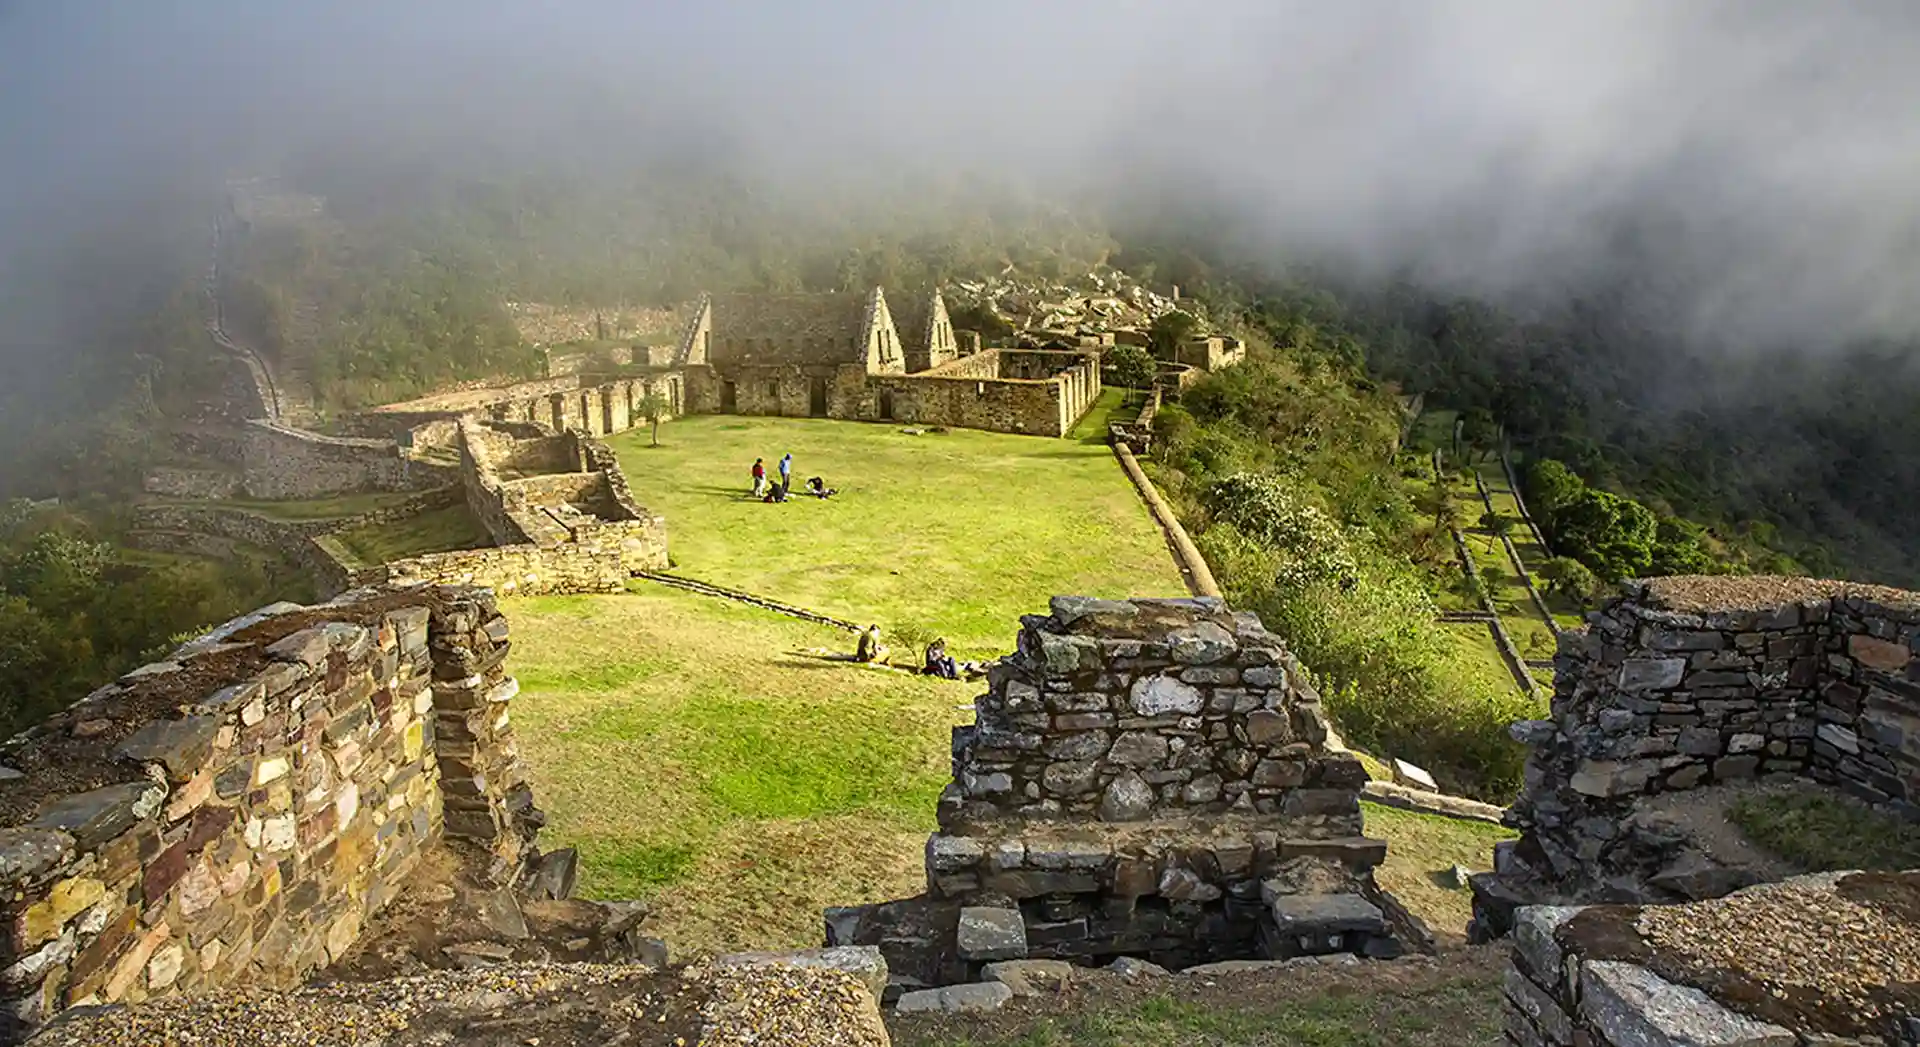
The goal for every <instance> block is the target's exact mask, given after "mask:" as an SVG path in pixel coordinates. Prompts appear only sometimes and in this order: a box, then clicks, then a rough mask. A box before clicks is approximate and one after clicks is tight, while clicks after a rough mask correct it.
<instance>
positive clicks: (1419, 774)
mask: <svg viewBox="0 0 1920 1047" xmlns="http://www.w3.org/2000/svg"><path fill="white" fill-rule="evenodd" d="M1393 780H1394V782H1395V783H1397V784H1400V785H1405V786H1408V787H1409V788H1414V789H1425V790H1426V791H1428V792H1430V793H1437V792H1439V791H1440V785H1439V783H1438V782H1435V781H1434V780H1433V775H1431V774H1428V773H1427V772H1426V770H1425V769H1424V768H1421V767H1418V766H1415V765H1414V764H1410V763H1408V762H1407V761H1405V760H1401V759H1395V760H1394V761H1393Z"/></svg>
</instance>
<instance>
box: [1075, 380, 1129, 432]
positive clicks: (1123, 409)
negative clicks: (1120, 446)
mask: <svg viewBox="0 0 1920 1047" xmlns="http://www.w3.org/2000/svg"><path fill="white" fill-rule="evenodd" d="M1130 392H1132V390H1129V389H1123V388H1121V387H1119V386H1117V385H1109V386H1103V387H1102V388H1101V390H1100V398H1099V399H1097V400H1095V401H1094V402H1093V406H1092V407H1089V408H1087V413H1086V414H1084V415H1081V416H1080V421H1079V422H1078V423H1076V424H1075V425H1074V427H1073V432H1071V433H1068V434H1067V439H1069V440H1078V441H1080V442H1082V443H1090V444H1100V445H1101V446H1105V445H1106V442H1107V425H1108V423H1110V422H1115V421H1128V422H1130V421H1132V420H1133V419H1134V417H1135V416H1136V415H1138V414H1139V413H1140V407H1141V403H1140V401H1138V400H1137V399H1136V400H1134V401H1133V402H1131V403H1129V401H1128V393H1130Z"/></svg>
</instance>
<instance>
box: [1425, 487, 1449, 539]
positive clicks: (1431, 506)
mask: <svg viewBox="0 0 1920 1047" xmlns="http://www.w3.org/2000/svg"><path fill="white" fill-rule="evenodd" d="M1419 503H1420V511H1421V512H1423V513H1426V514H1429V515H1431V516H1432V517H1433V526H1434V529H1435V530H1440V529H1443V528H1444V527H1446V525H1447V524H1448V522H1450V521H1451V520H1452V519H1453V511H1454V506H1455V499H1454V495H1453V488H1452V487H1450V486H1448V485H1447V483H1446V482H1445V481H1442V480H1436V481H1434V482H1433V483H1432V484H1430V485H1428V487H1427V489H1426V490H1424V491H1422V492H1420V495H1419Z"/></svg>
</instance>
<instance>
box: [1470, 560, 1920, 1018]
mask: <svg viewBox="0 0 1920 1047" xmlns="http://www.w3.org/2000/svg"><path fill="white" fill-rule="evenodd" d="M1588 621H1589V627H1588V629H1587V630H1586V631H1585V632H1584V633H1577V632H1570V633H1565V634H1562V639H1561V650H1560V654H1559V657H1558V658H1557V659H1556V663H1557V664H1556V669H1557V674H1556V688H1555V693H1554V697H1553V704H1552V714H1553V718H1552V719H1550V720H1540V721H1529V722H1523V723H1520V724H1516V725H1514V735H1515V737H1516V738H1518V739H1519V740H1521V741H1523V742H1525V743H1526V744H1528V745H1530V746H1532V747H1533V752H1532V754H1531V756H1530V757H1529V759H1528V762H1527V770H1526V786H1525V791H1524V793H1523V794H1522V795H1521V796H1520V798H1519V799H1518V800H1517V801H1516V802H1515V803H1514V805H1513V807H1512V808H1511V809H1510V811H1509V814H1508V821H1509V822H1510V823H1511V824H1513V825H1514V826H1515V827H1517V828H1519V829H1520V830H1521V836H1520V838H1519V839H1518V840H1516V841H1511V842H1505V843H1501V844H1498V845H1496V847H1495V849H1494V870H1493V871H1492V872H1490V873H1483V874H1479V875H1476V876H1474V877H1473V878H1472V881H1471V886H1472V888H1473V892H1474V923H1473V926H1472V929H1471V934H1472V936H1474V937H1476V938H1480V939H1488V938H1497V937H1503V936H1507V935H1509V934H1510V935H1511V936H1512V939H1513V943H1514V960H1513V969H1512V971H1511V972H1510V973H1509V975H1508V978H1507V983H1506V999H1507V1038H1508V1041H1509V1042H1511V1043H1513V1044H1516V1045H1520V1047H1545V1045H1548V1044H1552V1045H1555V1047H1566V1045H1569V1044H1580V1043H1587V1044H1596V1045H1597V1044H1609V1045H1614V1047H1628V1045H1634V1047H1638V1045H1641V1044H1668V1043H1671V1044H1681V1043H1686V1044H1715V1045H1734V1044H1739V1045H1754V1047H1759V1045H1778V1047H1790V1045H1812V1044H1823V1045H1829V1047H1839V1045H1846V1044H1897V1045H1913V1044H1920V944H1916V943H1920V933H1916V931H1920V927H1917V926H1916V925H1917V924H1920V873H1916V872H1907V873H1903V874H1889V873H1833V874H1822V875H1818V876H1808V877H1798V878H1790V879H1785V880H1778V881H1777V882H1762V881H1764V880H1766V879H1770V878H1771V877H1767V876H1764V875H1762V872H1763V871H1762V870H1757V869H1756V868H1754V867H1751V866H1749V865H1744V864H1741V863H1740V862H1739V861H1737V860H1730V859H1728V858H1727V856H1726V855H1724V854H1722V853H1717V851H1716V849H1715V848H1714V847H1713V846H1710V845H1709V844H1708V843H1707V842H1706V840H1705V839H1704V838H1702V837H1701V836H1699V835H1698V834H1699V833H1700V832H1701V831H1702V829H1701V827H1700V826H1698V825H1696V824H1691V823H1689V821H1688V820H1687V819H1686V818H1677V817H1674V816H1672V815H1671V813H1670V812H1671V810H1672V809H1673V806H1672V805H1673V804H1674V803H1675V802H1676V801H1688V800H1698V799H1700V798H1703V797H1707V795H1708V794H1707V793H1706V790H1710V789H1715V788H1719V787H1736V788H1737V787H1741V786H1742V785H1743V783H1755V782H1761V783H1768V782H1771V783H1778V784H1779V786H1780V787H1782V788H1785V787H1791V788H1794V789H1800V790H1830V791H1832V792H1834V793H1837V794H1843V795H1844V796H1846V797H1850V798H1851V799H1852V800H1854V801H1857V802H1859V803H1862V804H1865V805H1870V806H1871V807H1873V808H1876V809H1878V810H1879V811H1882V812H1884V813H1886V814H1888V815H1890V816H1892V817H1896V818H1903V819H1908V820H1913V819H1917V818H1920V595H1916V594H1913V593H1906V592H1900V591H1897V590H1892V589H1886V588H1882V587H1878V586H1865V585H1853V584H1849V583H1844V582H1830V581H1816V580H1812V579H1804V578H1765V577H1758V578H1719V577H1713V578H1705V577H1702V578H1659V579H1652V580H1648V581H1644V582H1634V583H1628V585H1627V586H1626V587H1625V591H1624V593H1623V594H1622V595H1621V596H1620V597H1618V598H1616V599H1614V600H1612V601H1610V602H1609V603H1607V604H1606V605H1605V606H1603V607H1601V608H1600V609H1599V610H1598V611H1596V612H1594V613H1593V614H1592V615H1590V616H1589V619H1588ZM1716 803H1717V801H1716ZM1703 810H1707V811H1708V815H1707V816H1709V817H1714V818H1718V817H1722V816H1723V815H1721V813H1720V809H1719V807H1718V806H1716V805H1714V804H1709V805H1708V808H1703ZM1699 816H1700V815H1699V814H1698V812H1696V813H1695V815H1693V817H1695V818H1697V817H1699ZM1705 831H1707V832H1708V833H1709V835H1710V834H1711V830H1710V829H1708V830H1705Z"/></svg>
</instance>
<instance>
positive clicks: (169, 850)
mask: <svg viewBox="0 0 1920 1047" xmlns="http://www.w3.org/2000/svg"><path fill="white" fill-rule="evenodd" d="M507 641H508V636H507V622H506V620H505V619H504V618H502V617H501V616H500V615H499V614H498V613H497V611H496V610H495V607H494V602H493V597H492V595H491V594H489V593H487V592H485V591H484V590H472V589H452V588H446V589H435V588H425V589H411V590H404V591H389V592H360V593H355V594H350V595H349V596H346V597H343V598H342V599H341V600H338V601H335V602H334V603H331V604H327V605H323V606H320V607H314V608H302V607H298V606H295V605H290V604H287V605H275V606H273V607H268V608H265V609H263V610H261V611H259V612H256V613H255V614H253V615H250V616H247V617H245V618H241V619H236V620H235V621H233V622H230V623H228V624H227V625H225V626H222V627H221V628H220V629H218V630H215V631H214V632H213V633H210V634H209V635H208V636H206V637H203V638H202V639H200V640H196V641H194V642H193V643H191V644H188V645H187V646H185V647H182V648H181V649H179V650H178V651H176V652H174V654H173V655H171V656H170V657H169V659H168V660H167V661H164V662H160V663H156V664H154V665H149V666H145V667H143V668H141V669H138V670H136V671H134V672H132V673H130V674H128V675H127V676H126V677H124V678H122V679H121V680H120V681H119V682H117V683H115V684H112V685H109V686H107V687H104V688H101V689H100V690H99V691H96V692H95V693H93V694H91V695H89V696H88V697H87V698H86V699H84V700H82V701H81V702H79V703H77V704H76V705H74V706H73V707H72V708H70V709H68V710H67V711H65V712H63V713H61V714H60V715H58V716H56V717H54V718H52V719H51V720H49V721H47V722H45V723H43V724H41V725H40V726H38V727H36V728H34V729H32V730H30V731H28V732H26V733H25V734H23V735H21V736H19V737H16V738H15V739H13V740H11V741H9V742H7V743H6V744H5V745H4V746H0V768H4V770H0V885H4V887H5V891H6V894H5V896H4V902H0V905H3V906H4V909H5V917H6V922H5V925H4V926H5V932H4V933H5V939H6V955H7V956H8V957H9V960H8V961H7V963H8V966H6V967H5V969H4V970H3V971H0V997H3V998H4V1000H5V1013H4V1019H3V1020H4V1021H6V1022H10V1023H11V1028H10V1029H5V1030H0V1040H4V1039H5V1038H6V1036H8V1035H13V1036H18V1035H20V1033H21V1032H22V1031H23V1030H25V1029H29V1028H31V1027H33V1026H35V1025H38V1024H39V1023H41V1022H43V1021H44V1020H45V1019H47V1018H48V1017H49V1016H51V1015H53V1014H55V1013H57V1012H59V1011H62V1010H64V1009H66V1008H68V1007H72V1006H76V1005H80V1004H87V1003H111V1002H119V1001H138V1000H141V999H145V998H150V997H155V996H162V995H170V994H174V993H181V992H190V991H194V990H197V989H207V988H217V987H222V986H231V985H262V986H287V985H292V984H294V983H296V982H297V981H298V980H299V979H300V978H301V977H302V976H304V975H305V974H307V973H308V972H310V971H312V970H314V969H315V968H317V967H319V966H321V965H324V964H326V963H327V962H329V961H330V960H331V959H337V958H338V957H339V956H341V955H342V954H343V953H344V951H345V950H346V949H347V948H348V947H349V946H351V945H352V944H353V942H354V940H355V939H356V938H357V936H358V935H359V933H360V929H361V927H362V926H364V925H365V923H366V921H367V920H368V918H369V917H371V916H372V915H373V914H374V913H376V912H378V911H380V910H381V909H382V908H383V907H384V906H385V905H387V903H388V902H389V901H391V900H392V899H394V898H395V897H396V896H398V895H399V894H400V893H402V892H403V891H404V890H405V889H406V886H407V882H408V875H409V873H410V871H411V870H412V868H413V866H414V863H415V862H416V860H417V859H418V858H419V857H420V855H421V853H422V851H423V850H424V849H425V848H427V847H428V846H430V845H431V844H433V843H434V842H435V841H437V840H439V839H440V838H441V837H442V835H443V834H444V835H448V836H453V837H459V838H463V839H466V840H468V841H471V842H472V843H474V844H476V845H478V846H480V847H482V848H485V849H486V850H488V851H490V852H491V853H492V855H493V857H494V859H495V860H496V862H497V863H499V865H500V866H501V867H502V868H509V869H511V868H515V867H517V863H518V862H519V860H520V858H521V857H522V853H523V848H524V847H525V846H526V844H527V842H528V840H530V838H531V834H532V829H533V827H534V826H535V825H536V824H537V822H538V820H539V816H538V813H537V812H536V811H534V810H533V808H532V797H531V794H530V792H529V790H528V789H527V787H526V785H525V783H524V776H523V775H522V773H521V769H520V765H519V762H518V759H517V756H516V753H515V750H514V744H513V737H512V730H511V727H510V725H509V719H508V715H507V708H508V706H507V703H508V700H509V699H511V698H512V697H513V695H514V693H515V691H516V689H517V686H516V684H515V683H514V681H513V680H512V678H510V677H509V676H507V674H506V668H505V664H504V661H505V657H506V654H507V650H508V642H507Z"/></svg>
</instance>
